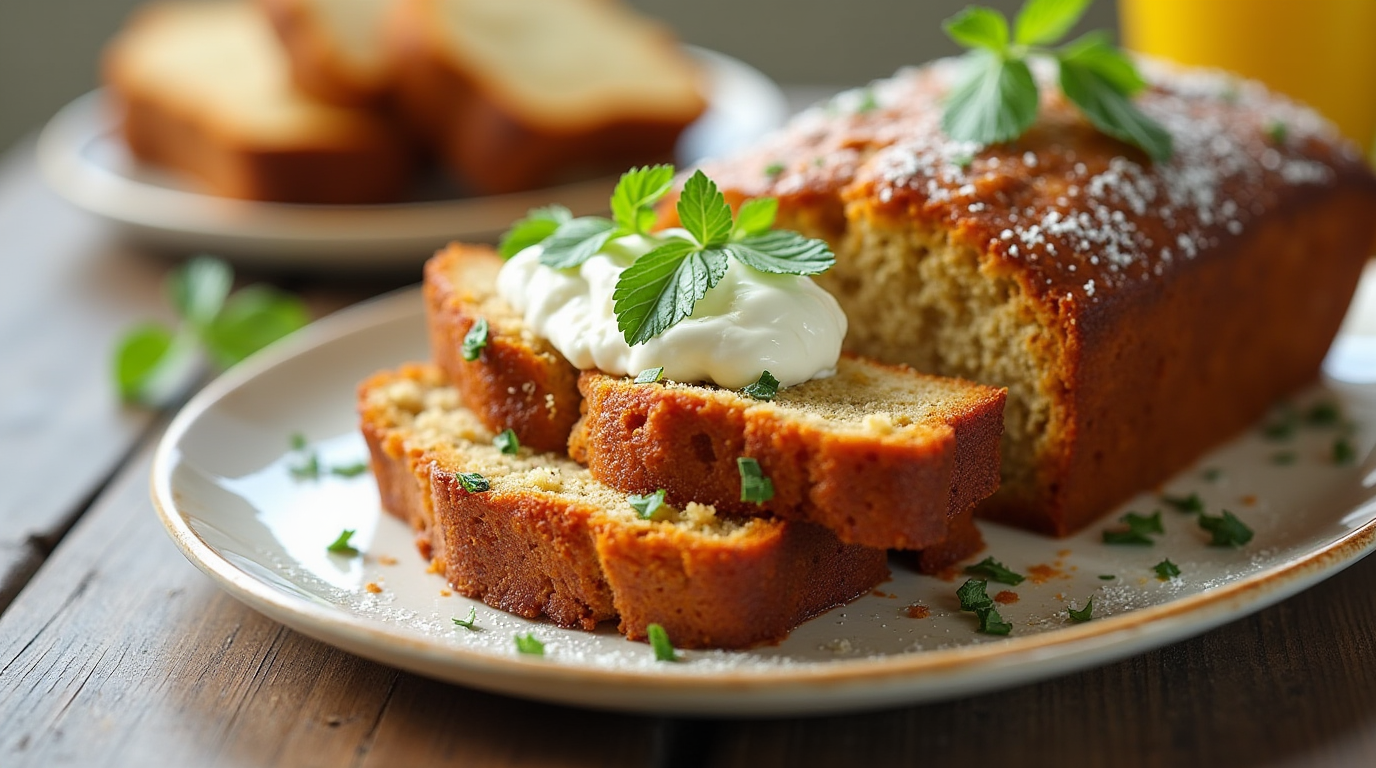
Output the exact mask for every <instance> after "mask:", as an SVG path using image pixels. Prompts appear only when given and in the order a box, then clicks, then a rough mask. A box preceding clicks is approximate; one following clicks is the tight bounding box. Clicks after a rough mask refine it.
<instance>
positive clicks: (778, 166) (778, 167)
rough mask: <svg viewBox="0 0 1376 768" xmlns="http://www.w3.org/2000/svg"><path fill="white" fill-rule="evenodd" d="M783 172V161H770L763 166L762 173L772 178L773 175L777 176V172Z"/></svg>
mask: <svg viewBox="0 0 1376 768" xmlns="http://www.w3.org/2000/svg"><path fill="white" fill-rule="evenodd" d="M783 172H784V164H783V163H770V164H769V165H766V166H765V167H764V175H766V176H768V177H769V178H771V179H772V178H774V177H775V176H778V175H779V174H781V173H783Z"/></svg>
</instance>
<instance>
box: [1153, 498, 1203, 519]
mask: <svg viewBox="0 0 1376 768" xmlns="http://www.w3.org/2000/svg"><path fill="white" fill-rule="evenodd" d="M1161 503H1162V504H1165V505H1166V506H1168V507H1170V508H1172V509H1174V510H1176V511H1177V512H1188V513H1191V514H1193V513H1196V512H1203V511H1204V500H1203V499H1201V498H1199V494H1197V493H1192V494H1190V495H1189V496H1170V495H1166V494H1162V496H1161Z"/></svg>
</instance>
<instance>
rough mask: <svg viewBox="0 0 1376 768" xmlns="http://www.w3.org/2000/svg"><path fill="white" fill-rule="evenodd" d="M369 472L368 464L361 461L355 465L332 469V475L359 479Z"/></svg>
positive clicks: (340, 465)
mask: <svg viewBox="0 0 1376 768" xmlns="http://www.w3.org/2000/svg"><path fill="white" fill-rule="evenodd" d="M367 471H368V462H366V461H359V462H355V463H353V464H339V465H336V466H333V467H330V474H332V475H337V476H339V477H358V476H359V475H361V474H363V473H364V472H367Z"/></svg>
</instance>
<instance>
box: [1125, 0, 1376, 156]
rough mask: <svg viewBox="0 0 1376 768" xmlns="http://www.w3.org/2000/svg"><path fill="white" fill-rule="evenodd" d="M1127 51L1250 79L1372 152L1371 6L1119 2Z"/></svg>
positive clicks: (1245, 0) (1300, 0)
mask: <svg viewBox="0 0 1376 768" xmlns="http://www.w3.org/2000/svg"><path fill="white" fill-rule="evenodd" d="M1118 11H1119V18H1120V20H1121V24H1122V30H1123V41H1124V43H1125V44H1126V46H1127V47H1128V48H1131V49H1133V50H1136V51H1141V52H1142V53H1146V54H1149V55H1152V56H1160V57H1161V58H1165V59H1172V60H1174V61H1178V62H1180V63H1182V64H1193V65H1201V66H1210V67H1219V68H1222V69H1228V70H1232V71H1234V72H1237V73H1238V74H1241V75H1245V76H1247V77H1252V78H1256V79H1258V80H1261V81H1262V82H1264V83H1266V84H1267V85H1268V86H1270V87H1271V88H1273V89H1275V90H1277V91H1280V92H1281V93H1284V94H1286V95H1288V96H1290V97H1292V98H1294V99H1297V100H1299V101H1302V102H1304V103H1306V104H1308V105H1309V106H1311V107H1313V108H1315V109H1317V110H1318V111H1319V112H1322V113H1323V114H1324V115H1325V116H1326V117H1328V118H1329V119H1330V120H1332V121H1333V122H1334V123H1336V124H1337V126H1338V128H1339V130H1341V131H1342V132H1343V133H1344V134H1346V135H1347V136H1348V137H1350V138H1351V139H1352V140H1353V141H1356V142H1357V143H1359V144H1360V145H1361V146H1362V147H1363V148H1364V149H1371V148H1372V145H1373V139H1374V138H1376V0H1118Z"/></svg>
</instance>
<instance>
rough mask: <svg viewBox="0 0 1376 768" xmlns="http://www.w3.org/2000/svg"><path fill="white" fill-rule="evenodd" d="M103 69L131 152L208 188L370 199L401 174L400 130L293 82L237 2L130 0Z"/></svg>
mask: <svg viewBox="0 0 1376 768" xmlns="http://www.w3.org/2000/svg"><path fill="white" fill-rule="evenodd" d="M104 78H105V82H106V84H107V86H108V88H109V91H110V96H111V99H112V100H113V102H114V103H115V107H116V109H117V110H118V111H119V114H120V119H121V130H122V132H123V134H124V137H125V140H126V141H127V143H128V145H129V148H130V150H131V151H132V152H133V153H134V155H135V156H136V157H137V158H138V159H139V160H141V161H144V162H148V163H151V164H155V165H160V166H165V167H169V168H172V169H174V170H177V171H181V172H183V173H186V174H189V175H191V176H194V177H196V178H198V179H199V180H200V181H201V182H202V183H203V184H204V185H205V186H206V188H207V189H208V190H209V191H210V192H211V193H213V194H216V195H221V196H224V197H233V198H244V199H250V200H264V201H275V202H290V203H331V204H333V203H378V202H387V201H392V200H395V199H397V198H398V197H400V195H401V194H402V193H403V191H404V190H405V189H406V187H407V185H408V184H409V182H410V178H411V170H412V158H411V153H410V150H409V149H408V148H407V145H406V143H405V141H404V140H403V138H402V136H401V133H400V131H398V130H397V128H396V127H395V126H393V125H392V124H391V123H389V122H388V121H387V120H386V119H384V118H382V117H380V116H378V115H376V114H374V113H372V112H369V111H365V110H359V109H350V108H344V107H338V106H333V105H329V104H325V103H322V102H318V101H316V100H314V99H312V98H310V97H308V96H306V95H305V94H303V93H302V92H301V91H299V90H298V89H297V88H296V87H295V86H294V85H293V83H292V80H291V75H290V69H289V66H288V63H287V59H286V56H285V54H284V53H283V52H282V50H281V48H280V46H279V43H278V40H277V37H276V35H274V33H273V31H272V28H271V25H270V24H269V23H268V20H267V19H266V18H265V17H264V15H263V14H262V12H261V10H260V9H259V8H257V7H255V6H253V5H251V4H249V3H247V2H233V1H212V2H163V3H155V4H153V5H149V6H146V7H144V8H142V9H141V10H139V11H138V12H137V13H136V14H135V16H134V18H133V19H132V20H131V21H130V22H129V24H128V25H127V26H126V27H125V29H124V30H123V31H122V32H121V33H120V34H119V35H118V36H117V37H116V38H115V39H114V41H113V42H111V43H110V45H109V47H108V48H107V49H106V51H105V57H104Z"/></svg>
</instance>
